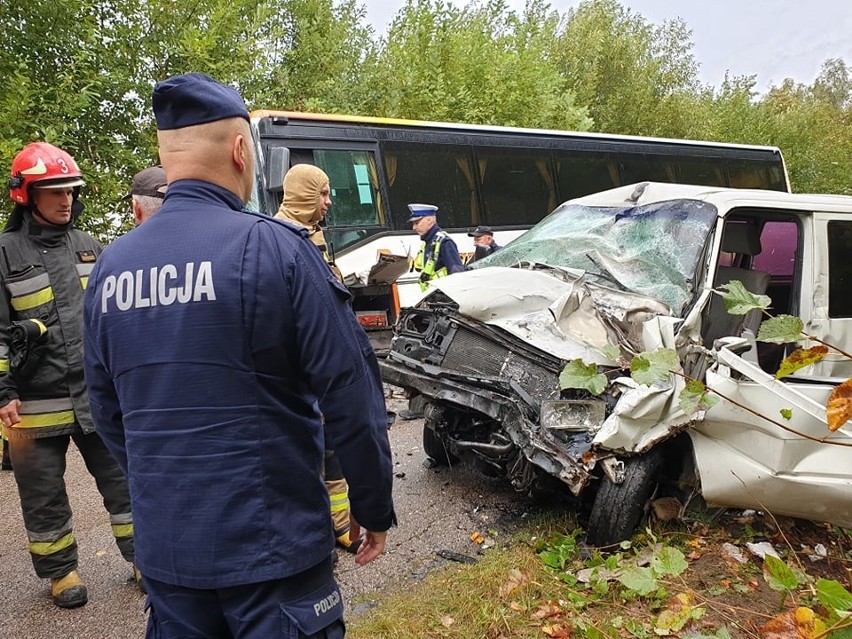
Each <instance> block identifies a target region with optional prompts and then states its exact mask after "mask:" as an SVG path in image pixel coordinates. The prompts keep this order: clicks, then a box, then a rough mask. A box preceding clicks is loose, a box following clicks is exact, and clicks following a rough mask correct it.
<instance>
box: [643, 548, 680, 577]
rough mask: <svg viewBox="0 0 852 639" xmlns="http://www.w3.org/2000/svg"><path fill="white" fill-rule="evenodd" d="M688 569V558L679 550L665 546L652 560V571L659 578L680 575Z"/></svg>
mask: <svg viewBox="0 0 852 639" xmlns="http://www.w3.org/2000/svg"><path fill="white" fill-rule="evenodd" d="M686 568H687V563H686V557H684V555H683V553H682V552H681V551H680V550H678V549H677V548H672V547H671V546H665V547H664V548H663V549H662V550H661V551H660V552H659V553H658V554H656V555H654V557H653V558H652V559H651V570H653V571H654V574H655V575H656V576H658V577H662V576H663V575H679V574H680V573H682V572H683V571H684V570H686Z"/></svg>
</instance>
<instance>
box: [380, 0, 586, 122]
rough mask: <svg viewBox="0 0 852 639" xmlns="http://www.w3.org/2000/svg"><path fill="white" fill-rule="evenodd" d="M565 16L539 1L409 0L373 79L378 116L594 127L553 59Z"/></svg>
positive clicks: (388, 38)
mask: <svg viewBox="0 0 852 639" xmlns="http://www.w3.org/2000/svg"><path fill="white" fill-rule="evenodd" d="M557 26H558V16H557V15H556V14H555V13H554V12H553V11H551V10H550V9H549V6H548V5H547V4H546V3H544V2H539V1H535V0H534V1H532V2H530V3H529V4H528V5H527V7H526V9H525V11H524V12H523V13H522V14H520V15H518V14H516V13H515V12H513V11H509V10H508V9H507V5H506V2H505V0H491V1H489V2H485V3H483V4H474V5H469V6H467V7H465V8H463V9H459V8H457V7H456V6H454V5H450V4H445V3H443V2H442V1H441V0H409V2H408V3H407V4H406V5H405V6H404V7H403V8H402V9H401V10H400V12H399V13H398V14H397V17H396V18H395V20H394V21H393V23H392V24H391V27H390V30H389V33H388V35H387V40H386V42H385V46H384V48H383V50H382V52H381V53H380V54H379V58H378V61H377V63H376V65H375V66H374V67H373V75H372V77H369V78H367V79H366V80H365V81H366V82H367V83H368V84H376V85H379V86H383V87H384V91H383V92H381V93H379V94H377V95H376V97H375V100H374V101H373V102H372V103H370V104H369V105H368V106H369V110H370V111H371V112H373V113H376V114H380V115H385V116H395V117H405V118H413V119H431V120H443V121H459V122H471V123H477V124H500V125H514V126H532V127H539V126H549V127H556V128H565V129H579V130H586V129H588V128H589V126H590V124H591V122H590V121H589V119H588V117H587V115H586V112H585V109H583V108H581V107H579V106H577V105H576V104H575V99H574V93H573V92H572V91H571V90H570V89H569V88H568V87H567V86H566V82H565V81H564V79H563V78H562V77H561V75H560V74H559V71H558V69H556V67H555V66H554V65H553V64H551V63H550V62H548V59H547V52H548V49H549V47H550V44H551V43H552V40H553V37H554V32H555V29H556V28H557Z"/></svg>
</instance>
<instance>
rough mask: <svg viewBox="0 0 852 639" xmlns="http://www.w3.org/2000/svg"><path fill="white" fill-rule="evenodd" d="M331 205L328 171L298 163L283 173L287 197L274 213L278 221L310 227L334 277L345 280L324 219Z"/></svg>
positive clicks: (314, 240)
mask: <svg viewBox="0 0 852 639" xmlns="http://www.w3.org/2000/svg"><path fill="white" fill-rule="evenodd" d="M330 208H331V185H330V182H329V179H328V175H326V173H325V171H323V170H322V169H321V168H319V167H317V166H314V165H313V164H295V165H294V166H293V167H292V168H291V169H290V170H289V171H287V174H286V175H285V176H284V200H283V201H282V202H281V206H280V207H278V213H277V214H276V215H275V217H276V218H278V219H279V220H286V221H288V222H292V223H293V224H295V225H296V226H301V227H302V228H305V229H307V230H308V237H309V238H310V240H311V242H313V243H314V244H316V246H317V248H319V250H320V252H321V253H322V256H323V258H324V259H325V261H326V262H327V263H328V265H329V267H330V268H331V270H332V272H333V273H334V275H335V277H337V279H339V280H340V281H341V282H343V273H341V272H340V269H339V268H337V266H335V265H334V261H333V260H332V258H331V254H330V253H329V251H328V246H327V245H326V243H325V236H324V235H323V232H322V221H323V220H324V219H325V216H326V215H328V210H329V209H330Z"/></svg>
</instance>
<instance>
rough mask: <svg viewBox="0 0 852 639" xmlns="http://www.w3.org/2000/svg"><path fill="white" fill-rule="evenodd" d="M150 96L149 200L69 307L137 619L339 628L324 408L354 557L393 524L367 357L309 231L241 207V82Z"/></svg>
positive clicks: (161, 87)
mask: <svg viewBox="0 0 852 639" xmlns="http://www.w3.org/2000/svg"><path fill="white" fill-rule="evenodd" d="M153 106H154V115H155V117H156V120H157V129H158V139H159V143H160V160H161V162H162V165H163V168H164V169H165V172H166V176H167V177H168V183H169V188H168V191H167V192H166V197H165V201H164V204H163V207H162V208H161V209H160V211H159V212H158V213H157V214H156V215H155V216H153V217H152V218H151V219H149V220H148V221H147V222H145V224H143V225H141V226H139V227H138V228H137V229H135V230H134V231H133V232H132V233H128V234H127V235H125V236H123V237H121V238H119V239H118V240H116V241H114V242H113V243H112V244H111V245H110V246H109V247H108V248H107V249H106V251H105V252H104V254H103V255H102V256H101V260H99V262H98V266H97V268H95V270H94V271H93V273H92V275H91V278H90V281H89V286H88V289H87V291H86V308H85V323H86V329H87V331H86V344H85V356H86V375H87V380H88V381H89V383H90V385H91V389H92V390H91V402H92V411H93V414H94V417H95V422H96V424H97V428H98V432H100V433H101V435H102V437H103V438H104V441H105V442H106V444H107V446H108V447H109V448H110V449H111V450H112V451H113V453H114V454H115V456H116V458H117V459H118V462H119V464H120V465H121V467H122V468H123V469H124V470H125V472H126V473H128V475H129V479H130V491H131V495H132V498H133V513H134V515H135V517H136V521H137V529H136V539H137V562H138V565H139V568H140V570H141V571H142V574H143V575H144V576H145V580H146V582H147V585H148V593H149V604H150V616H149V619H148V634H147V636H148V637H159V638H163V639H167V638H170V637H205V638H213V637H223V638H224V637H234V636H237V637H244V638H246V639H255V638H256V639H267V638H269V637H278V636H286V637H328V638H334V637H342V636H343V635H344V625H343V621H342V616H343V602H342V599H341V596H340V591H339V589H338V587H337V584H336V582H335V580H334V575H333V572H332V553H333V549H334V543H335V539H334V534H333V532H332V530H333V529H332V524H331V518H330V514H329V511H330V505H329V500H328V493H327V491H326V489H325V486H324V484H323V481H322V463H323V447H324V446H323V445H324V435H323V423H322V417H323V416H324V418H325V438H327V439H328V444H329V446H330V447H332V448H334V449H335V450H336V451H337V453H338V455H339V457H340V462H341V465H342V466H343V470H344V473H345V474H346V477H347V478H348V479H349V484H350V499H351V505H352V514H353V518H354V521H353V523H352V526H353V528H354V529H355V530H354V535H355V536H356V537H357V536H358V529H359V528H360V526H359V524H361V525H363V526H364V528H365V529H366V531H367V532H366V534H365V536H364V540H363V542H362V544H361V546H360V548H359V549H358V552H357V554H356V555H355V561H356V562H357V563H359V564H362V565H363V564H366V563H368V562H370V561H372V560H373V559H375V558H376V557H378V556H379V555H380V554H381V553H382V552H383V550H384V547H385V540H386V531H387V530H388V529H389V528H390V526H391V525H393V524H394V523H395V515H394V510H393V503H392V498H391V488H392V467H391V456H390V445H389V442H388V438H387V423H386V422H387V416H386V409H385V404H384V396H383V393H382V381H381V377H380V375H379V370H378V365H377V362H376V359H375V356H373V355H372V349H370V346H369V342H368V340H367V337H366V335H365V333H364V331H363V329H361V327H360V326H359V325H358V323H357V321H356V319H355V316H354V314H353V313H352V311H351V310H350V309H349V307H348V306H347V300H348V297H349V295H348V292H347V291H346V289H345V288H343V286H342V285H340V284H339V283H338V282H337V281H336V279H335V278H334V277H333V276H331V273H330V271H329V269H328V267H327V266H326V264H325V263H324V262H323V261H322V256H321V255H320V253H319V251H317V250H316V248H315V247H314V245H313V244H312V243H311V242H310V240H309V239H308V237H307V233H306V232H305V231H303V230H301V229H297V228H296V227H294V226H291V225H288V224H285V223H283V222H279V221H277V220H274V219H272V218H270V217H267V216H263V215H255V214H251V213H245V212H242V209H243V206H244V203H245V202H247V201H248V199H249V197H250V195H251V192H252V187H253V181H254V179H253V176H254V153H255V151H254V146H253V143H252V138H251V132H250V128H249V121H248V112H247V111H246V107H245V104H244V103H243V100H242V98H241V97H240V95H239V93H237V91H235V90H234V89H232V88H230V87H227V86H224V85H222V84H219V83H218V82H216V81H215V80H213V79H212V78H210V77H208V76H205V75H202V74H197V73H190V74H186V75H181V76H176V77H172V78H169V79H168V80H165V81H163V82H160V83H158V84H157V85H156V86H155V87H154V96H153ZM151 247H156V249H157V250H156V251H152V250H151ZM356 522H357V523H356Z"/></svg>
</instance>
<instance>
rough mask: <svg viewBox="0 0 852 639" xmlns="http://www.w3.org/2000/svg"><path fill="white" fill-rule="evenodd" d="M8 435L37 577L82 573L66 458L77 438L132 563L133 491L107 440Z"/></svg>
mask: <svg viewBox="0 0 852 639" xmlns="http://www.w3.org/2000/svg"><path fill="white" fill-rule="evenodd" d="M6 435H7V436H8V437H9V452H10V453H11V456H12V465H13V466H14V473H15V481H16V482H17V484H18V494H19V496H20V498H21V510H22V511H23V515H24V527H25V528H26V530H27V537H28V539H29V546H30V556H31V558H32V561H33V567H34V568H35V572H36V574H37V575H38V576H39V577H42V578H48V577H62V576H64V575H67V574H68V573H69V572H71V571H72V570H76V569H77V540H76V539H75V537H74V529H73V522H72V517H71V505H70V504H69V503H68V493H67V492H66V489H65V456H66V453H67V452H68V444H69V443H70V441H71V439H72V438H73V440H74V443H75V444H76V445H77V448H78V449H79V450H80V454H81V455H82V456H83V461H84V462H85V463H86V468H87V469H88V470H89V473H90V474H91V475H92V476H93V477H94V478H95V482H96V483H97V486H98V491H99V492H100V493H101V496H102V497H103V500H104V506H105V507H106V509H107V511H108V512H109V514H110V524H111V525H112V531H113V535H114V536H115V538H116V543H117V544H118V548H119V550H120V551H121V555H122V556H123V557H124V558H125V559H126V560H127V561H131V562H132V561H133V557H134V555H133V517H132V515H131V511H130V491H129V490H128V487H127V480H126V479H125V477H124V474H123V473H122V472H121V469H120V468H119V467H118V464H117V463H116V461H115V458H114V457H113V456H112V454H111V453H110V452H109V450H107V448H106V446H104V443H103V442H102V441H101V438H100V437H99V436H98V435H97V434H96V433H91V434H89V435H84V434H83V432H82V431H80V430H78V431H77V432H75V433H74V434H72V435H57V436H55V437H43V438H40V439H29V438H24V437H16V436H15V429H14V428H12V429H6Z"/></svg>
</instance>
